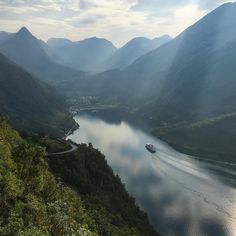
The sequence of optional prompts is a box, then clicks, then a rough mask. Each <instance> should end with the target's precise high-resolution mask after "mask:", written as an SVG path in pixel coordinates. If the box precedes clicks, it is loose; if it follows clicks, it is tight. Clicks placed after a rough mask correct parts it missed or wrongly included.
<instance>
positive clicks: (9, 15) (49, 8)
mask: <svg viewBox="0 0 236 236" xmlns="http://www.w3.org/2000/svg"><path fill="white" fill-rule="evenodd" d="M223 2H226V1H224V0H204V1H203V0H164V1H163V0H7V1H6V0H0V25H1V29H0V30H5V31H11V32H14V31H17V30H18V28H20V27H21V26H22V25H25V26H26V27H28V28H29V29H30V30H31V31H32V33H34V34H35V35H36V36H37V37H40V38H43V39H45V40H46V39H47V38H50V37H66V38H69V39H71V40H80V39H83V38H86V37H92V36H97V37H105V38H107V39H110V40H111V41H113V42H114V43H115V44H116V45H117V46H121V45H122V44H124V43H126V42H127V41H128V40H130V39H131V38H133V37H137V36H145V37H149V38H154V37H157V36H160V35H163V34H170V35H172V36H175V35H177V34H178V33H180V32H181V31H182V30H184V29H185V28H186V27H188V26H189V25H191V24H193V23H194V22H195V21H196V20H198V19H200V18H201V17H202V16H203V15H204V14H206V13H207V12H208V11H209V10H211V9H213V8H214V7H217V6H218V5H219V4H221V3H223Z"/></svg>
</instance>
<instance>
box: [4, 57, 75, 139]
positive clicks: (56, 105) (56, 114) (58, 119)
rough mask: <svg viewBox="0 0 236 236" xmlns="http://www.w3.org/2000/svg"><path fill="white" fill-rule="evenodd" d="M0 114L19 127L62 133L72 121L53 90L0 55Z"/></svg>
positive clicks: (72, 123)
mask: <svg viewBox="0 0 236 236" xmlns="http://www.w3.org/2000/svg"><path fill="white" fill-rule="evenodd" d="M0 84H1V86H0V114H3V115H7V116H9V118H10V121H11V123H12V124H13V125H14V126H15V127H16V128H18V129H20V130H27V131H31V132H37V133H44V132H45V133H49V134H55V135H63V134H64V133H63V130H64V129H70V128H71V127H72V126H73V125H74V121H73V120H72V119H71V118H70V116H69V114H68V112H67V111H66V109H65V105H64V103H63V101H62V99H61V98H60V97H58V96H57V95H56V94H55V92H54V90H53V89H51V88H50V87H48V86H47V85H44V84H42V83H41V82H39V81H36V80H35V79H34V78H33V77H32V76H31V75H30V74H29V73H28V72H26V71H24V70H23V69H21V68H20V67H19V66H17V65H16V64H15V63H13V62H11V61H10V60H8V59H7V58H6V57H5V56H3V55H2V54H0Z"/></svg>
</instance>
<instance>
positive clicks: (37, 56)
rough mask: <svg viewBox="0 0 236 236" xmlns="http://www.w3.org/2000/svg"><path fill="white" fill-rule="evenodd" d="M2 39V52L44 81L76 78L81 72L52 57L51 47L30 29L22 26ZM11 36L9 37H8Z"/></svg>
mask: <svg viewBox="0 0 236 236" xmlns="http://www.w3.org/2000/svg"><path fill="white" fill-rule="evenodd" d="M6 35H7V33H5V34H3V36H4V37H1V35H0V37H1V38H2V39H1V40H0V42H1V41H2V43H1V44H0V52H2V53H3V54H4V55H6V56H7V57H8V58H10V59H11V60H12V61H14V62H15V63H17V64H18V65H20V66H22V67H23V68H24V69H26V70H27V71H29V72H30V73H32V74H33V75H34V76H36V77H38V78H39V79H41V80H42V81H44V82H47V83H50V84H56V83H58V82H59V81H62V80H65V79H72V78H73V79H74V78H76V77H79V76H80V75H81V73H80V72H79V71H76V70H72V69H71V68H67V67H65V66H62V65H59V64H57V63H56V62H55V61H53V60H52V59H51V58H50V56H49V55H50V54H51V52H50V48H48V47H47V45H46V44H45V43H44V42H43V41H41V40H38V39H37V38H36V37H34V36H33V35H32V34H31V33H30V32H29V31H28V29H26V28H25V27H23V28H21V29H20V30H19V31H18V32H17V33H14V34H11V35H7V37H6ZM8 36H9V37H8Z"/></svg>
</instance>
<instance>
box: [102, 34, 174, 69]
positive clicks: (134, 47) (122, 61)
mask: <svg viewBox="0 0 236 236" xmlns="http://www.w3.org/2000/svg"><path fill="white" fill-rule="evenodd" d="M170 40H171V37H170V36H168V35H164V36H162V37H160V38H155V39H153V40H150V39H148V38H144V37H139V38H134V39H132V40H130V41H129V42H128V43H127V44H125V45H124V46H123V47H122V48H120V49H119V50H117V51H116V52H115V53H114V54H113V55H112V56H111V57H110V58H109V59H108V60H107V61H106V62H105V67H106V68H107V69H114V68H117V69H123V68H125V67H127V66H129V65H131V64H132V63H133V62H134V61H135V60H136V59H138V58H139V57H141V56H143V55H144V54H146V53H148V52H150V51H152V50H154V49H156V48H158V47H160V46H161V45H163V44H165V43H167V42H169V41H170Z"/></svg>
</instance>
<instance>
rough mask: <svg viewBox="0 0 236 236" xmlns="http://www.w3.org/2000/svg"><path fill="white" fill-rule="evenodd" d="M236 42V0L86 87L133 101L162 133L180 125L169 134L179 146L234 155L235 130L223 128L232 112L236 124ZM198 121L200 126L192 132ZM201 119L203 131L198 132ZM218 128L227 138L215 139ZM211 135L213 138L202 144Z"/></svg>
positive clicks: (131, 104)
mask: <svg viewBox="0 0 236 236" xmlns="http://www.w3.org/2000/svg"><path fill="white" fill-rule="evenodd" d="M235 43H236V3H228V4H224V5H222V6H221V7H219V8H217V9H216V10H214V11H213V12H211V13H210V14H208V15H207V16H205V17H204V18H203V19H201V20H200V21H198V22H197V23H196V24H194V25H193V26H191V27H189V28H188V29H186V30H185V31H184V32H183V33H181V34H180V35H179V36H177V37H176V38H175V39H173V40H172V41H170V42H169V43H167V44H165V45H163V46H161V47H159V48H158V49H156V50H153V51H151V52H150V53H148V54H146V55H144V56H143V57H141V58H139V59H138V60H136V61H135V62H134V63H133V64H132V65H131V66H129V67H127V68H125V69H124V70H123V71H112V72H105V73H102V74H99V75H96V76H94V78H93V83H92V82H91V81H90V83H89V86H87V88H85V87H83V91H89V90H90V91H91V93H90V94H95V95H96V96H99V97H102V96H103V98H104V99H108V98H110V99H112V98H113V100H116V101H118V103H119V104H123V105H126V106H128V107H129V108H130V109H133V110H134V111H135V112H136V113H137V114H139V115H140V116H144V117H146V119H149V123H152V124H153V126H156V127H158V129H157V132H156V133H157V134H158V133H159V134H160V133H161V132H162V134H163V138H165V135H167V133H168V132H170V130H171V132H174V131H173V129H175V134H173V136H171V135H169V136H168V139H169V141H171V142H173V143H175V144H177V145H178V144H180V143H181V145H182V146H184V145H185V146H186V147H190V146H191V143H192V144H194V145H195V147H194V148H196V149H198V148H200V147H203V146H204V148H206V149H207V150H208V151H209V152H211V151H213V150H216V149H217V150H218V151H219V152H222V153H223V152H224V151H225V152H228V153H230V154H233V153H235V151H236V150H232V142H231V141H230V140H231V138H232V136H233V137H234V138H235V137H236V132H234V131H232V129H231V130H229V127H228V128H227V130H225V132H224V133H222V132H221V130H222V129H223V128H222V127H226V126H227V122H228V118H229V116H230V117H231V118H230V119H231V121H230V123H231V125H232V124H234V127H235V126H236V117H235V115H233V114H235V111H236V110H235V109H236V93H235V91H236V80H235V78H236V71H235V66H236V53H235V52H236V44H235ZM232 119H233V120H232ZM217 122H220V123H221V125H220V126H218V125H217ZM195 123H197V124H198V126H197V125H196V126H194V129H195V130H194V132H191V131H193V126H192V125H194V124H195ZM183 124H185V126H184V127H183ZM200 124H201V125H204V133H203V132H201V134H197V133H198V131H197V130H196V129H197V128H199V129H200ZM213 125H214V134H213V133H212V132H211V131H210V130H211V128H212V126H213ZM173 127H175V128H173ZM230 127H232V126H230ZM160 129H161V132H160ZM183 130H186V133H184V132H183ZM180 131H181V134H180ZM208 131H209V132H208ZM216 133H221V134H222V135H223V134H224V138H219V139H218V140H216V139H217V136H216V135H215V134H216ZM229 133H230V135H229ZM193 134H194V137H193V136H192V137H191V135H193ZM198 135H199V136H198ZM170 136H171V137H172V139H171V138H170ZM173 137H175V138H173ZM177 137H181V138H179V139H178V138H177ZM181 139H182V140H181ZM206 139H208V140H214V141H212V142H211V144H209V143H208V144H209V145H203V143H204V142H205V140H206ZM180 140H181V141H180ZM196 140H197V141H196ZM205 143H206V142H205ZM206 146H207V147H206ZM226 147H227V148H226Z"/></svg>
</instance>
